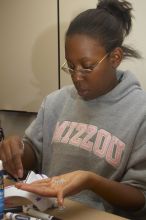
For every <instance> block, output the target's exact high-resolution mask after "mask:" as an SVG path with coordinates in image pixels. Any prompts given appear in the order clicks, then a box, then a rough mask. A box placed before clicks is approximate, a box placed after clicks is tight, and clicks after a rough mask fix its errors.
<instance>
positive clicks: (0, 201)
mask: <svg viewBox="0 0 146 220" xmlns="http://www.w3.org/2000/svg"><path fill="white" fill-rule="evenodd" d="M3 217H4V182H3V164H2V161H1V160H0V220H1V219H3Z"/></svg>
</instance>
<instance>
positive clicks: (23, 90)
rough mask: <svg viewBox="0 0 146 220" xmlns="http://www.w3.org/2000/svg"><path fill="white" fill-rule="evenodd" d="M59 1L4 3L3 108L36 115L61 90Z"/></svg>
mask: <svg viewBox="0 0 146 220" xmlns="http://www.w3.org/2000/svg"><path fill="white" fill-rule="evenodd" d="M57 50H58V48H57V1H56V0H0V109H4V110H5V109H6V110H16V111H31V112H36V111H38V108H39V106H40V104H41V102H42V99H43V97H44V96H45V95H46V94H48V93H50V92H52V91H54V90H56V89H57V88H58V66H57V65H58V61H57V52H58V51H57Z"/></svg>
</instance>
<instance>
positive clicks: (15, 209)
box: [4, 206, 23, 213]
mask: <svg viewBox="0 0 146 220" xmlns="http://www.w3.org/2000/svg"><path fill="white" fill-rule="evenodd" d="M22 210H23V209H22V206H14V207H7V208H4V213H7V212H15V213H18V212H22Z"/></svg>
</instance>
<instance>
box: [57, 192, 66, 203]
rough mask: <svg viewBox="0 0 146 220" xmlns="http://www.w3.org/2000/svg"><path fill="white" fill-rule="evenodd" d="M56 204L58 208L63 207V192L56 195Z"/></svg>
mask: <svg viewBox="0 0 146 220" xmlns="http://www.w3.org/2000/svg"><path fill="white" fill-rule="evenodd" d="M57 202H58V206H59V207H63V203H64V194H63V191H62V190H61V191H60V192H59V193H58V195H57Z"/></svg>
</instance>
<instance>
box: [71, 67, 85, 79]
mask: <svg viewBox="0 0 146 220" xmlns="http://www.w3.org/2000/svg"><path fill="white" fill-rule="evenodd" d="M72 78H73V79H74V80H75V81H81V80H83V79H84V77H83V74H82V73H81V72H80V69H78V70H75V71H74V74H73V75H72Z"/></svg>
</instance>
